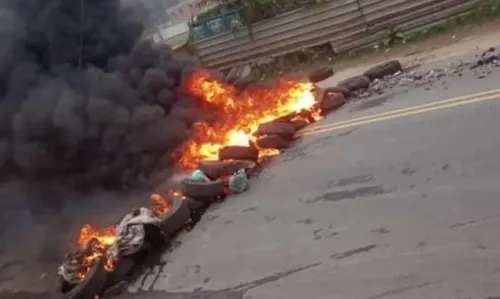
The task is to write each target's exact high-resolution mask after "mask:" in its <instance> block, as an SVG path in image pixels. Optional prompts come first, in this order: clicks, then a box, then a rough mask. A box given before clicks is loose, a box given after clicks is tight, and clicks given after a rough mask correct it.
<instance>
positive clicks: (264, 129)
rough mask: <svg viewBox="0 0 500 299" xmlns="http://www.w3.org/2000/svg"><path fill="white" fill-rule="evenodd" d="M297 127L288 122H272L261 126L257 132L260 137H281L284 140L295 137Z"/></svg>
mask: <svg viewBox="0 0 500 299" xmlns="http://www.w3.org/2000/svg"><path fill="white" fill-rule="evenodd" d="M295 131H296V130H295V127H294V126H293V125H292V124H290V123H286V122H281V121H271V122H268V123H264V124H261V125H260V126H259V128H258V130H257V132H258V133H259V134H260V135H279V136H281V137H284V138H289V139H290V138H292V137H293V135H295Z"/></svg>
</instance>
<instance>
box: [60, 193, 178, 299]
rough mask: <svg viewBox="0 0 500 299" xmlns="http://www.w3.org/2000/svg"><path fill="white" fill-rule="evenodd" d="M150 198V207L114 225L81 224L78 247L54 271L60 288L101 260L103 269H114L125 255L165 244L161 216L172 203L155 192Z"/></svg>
mask: <svg viewBox="0 0 500 299" xmlns="http://www.w3.org/2000/svg"><path fill="white" fill-rule="evenodd" d="M172 195H173V194H172ZM176 195H177V194H176ZM151 200H152V203H153V207H154V208H153V210H151V209H148V208H144V207H143V208H139V209H136V210H134V211H132V212H131V213H129V214H127V215H125V216H124V217H123V218H122V220H121V221H120V223H119V224H118V225H116V226H115V225H113V226H110V227H108V228H106V229H104V230H96V229H94V228H93V227H92V226H90V225H89V224H86V225H84V226H83V227H82V229H81V231H80V236H79V239H78V247H79V248H78V249H77V250H76V251H75V252H72V253H69V254H67V255H66V257H65V259H64V262H63V263H62V264H61V266H59V268H58V272H57V273H58V275H59V276H60V277H61V278H62V280H63V285H62V287H61V290H62V292H64V293H66V292H68V291H70V290H71V289H72V288H74V287H75V286H76V285H78V284H79V283H81V282H82V281H83V280H84V279H85V278H86V277H87V275H88V273H89V271H90V269H91V268H92V267H93V266H94V265H95V264H96V263H98V262H99V261H100V260H103V259H104V260H106V263H105V266H104V268H105V270H106V271H107V272H113V271H114V270H115V268H116V265H117V263H119V262H120V261H121V260H122V259H123V258H124V257H127V256H133V255H135V254H137V253H138V252H140V251H142V250H145V249H147V248H148V246H159V245H162V244H164V242H165V240H167V236H166V235H165V232H164V230H163V227H162V221H161V219H160V217H161V216H163V215H166V214H167V213H168V212H169V210H170V207H171V204H170V203H169V201H167V200H166V199H165V198H163V197H162V196H160V195H158V194H153V195H152V196H151Z"/></svg>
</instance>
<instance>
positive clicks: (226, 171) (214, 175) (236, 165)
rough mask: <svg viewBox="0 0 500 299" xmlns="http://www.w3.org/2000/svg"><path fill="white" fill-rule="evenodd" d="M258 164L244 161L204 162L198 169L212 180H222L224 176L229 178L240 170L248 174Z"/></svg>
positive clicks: (201, 162)
mask: <svg viewBox="0 0 500 299" xmlns="http://www.w3.org/2000/svg"><path fill="white" fill-rule="evenodd" d="M255 166H256V163H255V162H253V161H244V160H226V161H216V160H204V161H200V163H199V164H198V169H199V170H201V171H203V173H204V174H205V175H206V176H207V177H208V178H209V179H211V180H216V179H220V178H222V177H224V176H229V175H232V174H233V173H235V172H236V171H238V170H240V169H242V168H243V169H245V170H246V171H247V172H248V171H251V170H252V169H254V168H255Z"/></svg>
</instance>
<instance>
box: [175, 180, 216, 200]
mask: <svg viewBox="0 0 500 299" xmlns="http://www.w3.org/2000/svg"><path fill="white" fill-rule="evenodd" d="M181 188H182V193H183V194H184V195H186V196H189V197H191V198H193V199H196V200H198V199H200V200H213V199H215V198H216V197H217V196H219V195H222V194H223V193H224V182H223V181H222V180H215V181H209V182H196V181H193V180H191V179H190V178H186V179H183V180H182V181H181Z"/></svg>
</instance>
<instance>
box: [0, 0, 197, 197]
mask: <svg viewBox="0 0 500 299" xmlns="http://www.w3.org/2000/svg"><path fill="white" fill-rule="evenodd" d="M142 33H143V26H142V20H141V18H140V17H139V15H138V14H137V9H135V10H134V9H133V7H131V6H130V5H124V4H121V3H120V2H119V1H117V0H50V1H48V0H21V1H12V2H11V3H4V5H3V7H2V10H0V39H1V45H0V93H1V97H2V99H1V101H0V169H1V170H2V174H4V177H5V175H7V174H16V175H21V176H23V177H25V178H30V179H35V180H39V179H44V180H52V179H58V180H61V179H62V180H63V181H64V183H67V184H80V185H82V186H83V187H92V186H95V185H102V186H104V187H107V188H122V187H123V186H126V185H128V184H134V183H137V182H139V183H148V182H151V179H152V178H153V177H154V176H160V177H161V174H159V173H158V171H159V170H162V171H163V170H168V169H169V168H170V166H171V163H172V158H171V154H172V152H173V151H174V150H175V149H176V148H177V147H178V146H179V144H181V143H182V142H183V141H184V140H185V139H186V137H187V135H186V134H187V132H188V128H189V127H190V126H191V124H192V123H193V121H194V120H195V119H196V118H195V117H193V115H196V113H195V112H193V108H192V106H193V105H192V104H193V103H192V101H190V99H189V97H186V96H182V95H181V93H182V90H180V89H179V87H180V85H181V78H182V75H183V74H184V73H186V71H188V70H189V69H192V67H193V66H194V64H193V63H194V62H193V60H192V59H182V60H179V59H175V58H174V57H173V55H172V51H171V49H170V48H169V47H168V46H166V45H162V44H153V43H152V42H150V41H148V40H144V41H141V42H138V41H139V39H140V38H141V34H142ZM153 181H154V180H153Z"/></svg>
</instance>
